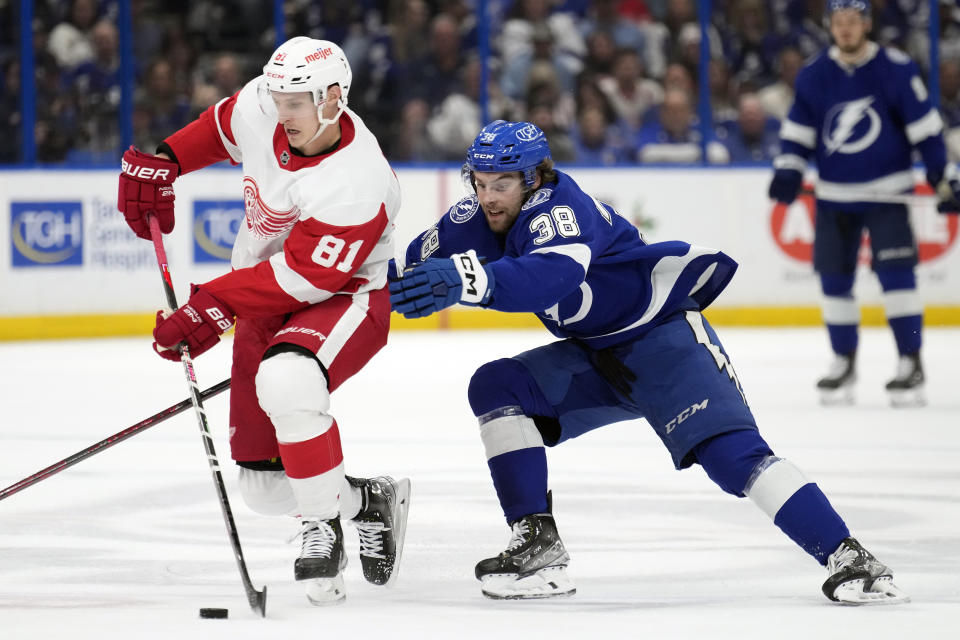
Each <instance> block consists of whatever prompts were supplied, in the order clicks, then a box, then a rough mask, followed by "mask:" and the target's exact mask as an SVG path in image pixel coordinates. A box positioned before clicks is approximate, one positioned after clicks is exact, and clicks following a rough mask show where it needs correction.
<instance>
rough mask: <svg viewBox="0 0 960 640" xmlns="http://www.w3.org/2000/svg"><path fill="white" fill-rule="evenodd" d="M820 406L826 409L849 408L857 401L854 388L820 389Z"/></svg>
mask: <svg viewBox="0 0 960 640" xmlns="http://www.w3.org/2000/svg"><path fill="white" fill-rule="evenodd" d="M818 391H819V392H820V404H821V405H823V406H824V407H849V406H851V405H852V404H854V402H855V401H856V397H855V396H854V395H853V388H852V387H840V388H839V389H818Z"/></svg>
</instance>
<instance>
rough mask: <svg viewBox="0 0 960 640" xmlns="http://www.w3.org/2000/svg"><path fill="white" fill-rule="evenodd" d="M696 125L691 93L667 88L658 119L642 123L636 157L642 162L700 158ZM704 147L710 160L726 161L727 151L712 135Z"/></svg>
mask: <svg viewBox="0 0 960 640" xmlns="http://www.w3.org/2000/svg"><path fill="white" fill-rule="evenodd" d="M697 125H698V121H697V118H696V117H695V116H694V113H693V106H692V103H691V98H690V94H688V93H687V92H686V91H683V90H681V89H667V90H666V92H665V93H664V96H663V104H662V105H661V106H660V119H659V122H653V123H650V124H648V125H646V126H644V127H643V129H641V130H640V134H639V135H638V136H637V144H636V147H637V160H638V161H639V162H641V163H644V164H648V163H696V162H700V161H701V159H702V157H703V149H702V146H703V145H702V140H703V136H702V134H701V133H700V131H699V130H698V129H697ZM706 147H707V162H709V163H710V164H725V163H727V162H729V160H730V154H729V153H728V152H727V150H726V148H725V147H724V146H723V145H722V144H720V143H719V142H717V141H716V140H715V139H714V138H713V136H712V135H711V137H710V138H709V139H708V140H707V144H706Z"/></svg>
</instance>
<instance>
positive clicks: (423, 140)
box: [386, 98, 440, 162]
mask: <svg viewBox="0 0 960 640" xmlns="http://www.w3.org/2000/svg"><path fill="white" fill-rule="evenodd" d="M429 118H430V105H428V104H427V102H426V100H422V99H419V98H414V99H412V100H409V101H407V102H406V104H404V105H403V108H402V109H401V110H400V119H399V121H397V122H395V124H394V127H393V131H392V135H391V136H390V138H389V141H388V142H389V145H390V146H389V147H388V149H389V151H388V152H387V153H386V156H387V157H388V158H390V159H391V160H393V161H396V162H432V161H435V160H439V159H440V154H439V153H438V150H437V148H436V147H435V146H434V145H433V143H432V142H431V141H430V136H429V133H428V132H427V122H428V121H429Z"/></svg>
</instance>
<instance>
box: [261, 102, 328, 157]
mask: <svg viewBox="0 0 960 640" xmlns="http://www.w3.org/2000/svg"><path fill="white" fill-rule="evenodd" d="M270 97H271V98H272V99H273V103H274V104H275V105H276V107H277V119H278V121H279V122H280V124H281V125H283V130H284V132H285V133H286V134H287V141H289V142H290V146H291V147H294V148H299V147H301V146H303V145H304V144H306V142H307V141H308V140H310V139H311V138H312V137H313V134H315V133H316V132H317V129H318V128H319V127H320V119H319V118H318V117H317V106H316V105H315V104H314V103H313V96H312V95H311V94H310V92H309V91H304V92H301V93H279V92H271V94H270Z"/></svg>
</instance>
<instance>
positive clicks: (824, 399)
mask: <svg viewBox="0 0 960 640" xmlns="http://www.w3.org/2000/svg"><path fill="white" fill-rule="evenodd" d="M855 360H856V352H853V353H848V354H839V353H838V354H836V357H835V358H834V360H833V363H831V365H830V370H829V371H828V372H827V375H825V376H824V377H822V378H820V379H819V380H817V391H819V393H820V404H822V405H824V406H828V407H833V406H843V405H850V404H853V401H854V395H853V385H854V383H856V381H857V369H856V366H855Z"/></svg>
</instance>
